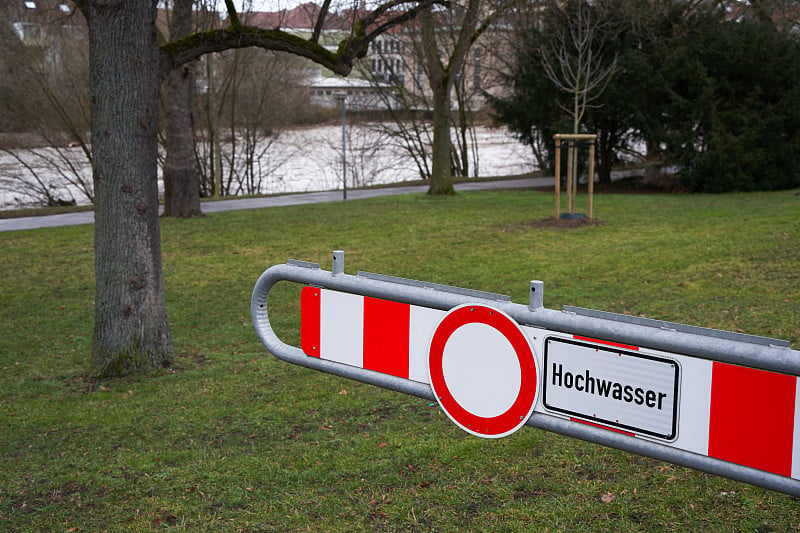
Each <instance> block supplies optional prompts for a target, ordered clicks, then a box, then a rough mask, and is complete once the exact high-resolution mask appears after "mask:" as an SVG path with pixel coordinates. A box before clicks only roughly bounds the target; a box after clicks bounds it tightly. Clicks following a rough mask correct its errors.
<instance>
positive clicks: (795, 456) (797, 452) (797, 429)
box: [792, 378, 800, 479]
mask: <svg viewBox="0 0 800 533" xmlns="http://www.w3.org/2000/svg"><path fill="white" fill-rule="evenodd" d="M792 477H793V478H794V479H800V378H797V382H796V384H795V386H794V438H793V439H792Z"/></svg>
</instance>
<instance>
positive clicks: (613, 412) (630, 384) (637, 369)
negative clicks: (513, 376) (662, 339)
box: [543, 337, 680, 441]
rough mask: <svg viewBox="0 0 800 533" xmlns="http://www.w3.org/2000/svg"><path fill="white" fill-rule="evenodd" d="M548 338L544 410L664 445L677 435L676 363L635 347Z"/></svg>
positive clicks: (678, 383) (678, 382) (546, 341)
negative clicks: (652, 438)
mask: <svg viewBox="0 0 800 533" xmlns="http://www.w3.org/2000/svg"><path fill="white" fill-rule="evenodd" d="M630 348H631V349H630V350H629V349H625V348H623V347H619V348H618V347H614V346H608V347H606V346H602V345H598V344H592V343H588V342H582V341H578V340H571V339H563V338H557V337H548V338H547V339H546V340H545V351H544V386H543V403H544V407H545V409H548V410H550V411H554V412H556V413H561V414H564V415H568V416H570V417H575V418H576V419H582V420H586V421H589V422H596V423H598V424H602V425H605V426H610V427H614V428H619V429H620V430H623V431H628V432H632V433H634V434H639V435H647V436H650V437H655V438H658V439H663V440H667V441H671V440H674V439H675V438H676V437H677V427H678V425H677V424H678V394H679V390H680V368H679V365H678V362H677V361H675V360H671V359H667V358H664V357H657V356H654V355H646V354H643V353H639V352H638V351H634V350H635V348H633V347H630Z"/></svg>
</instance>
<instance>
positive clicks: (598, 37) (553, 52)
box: [540, 0, 617, 133]
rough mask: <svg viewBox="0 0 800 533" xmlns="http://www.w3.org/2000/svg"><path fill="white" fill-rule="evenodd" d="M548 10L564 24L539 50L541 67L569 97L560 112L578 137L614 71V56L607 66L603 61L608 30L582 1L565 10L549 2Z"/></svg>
mask: <svg viewBox="0 0 800 533" xmlns="http://www.w3.org/2000/svg"><path fill="white" fill-rule="evenodd" d="M548 9H551V10H555V11H556V12H557V14H558V16H561V17H564V18H565V19H566V21H567V24H566V25H564V29H563V30H562V31H560V32H557V33H555V34H554V35H553V36H552V40H551V42H550V44H549V45H548V46H545V47H543V48H542V49H541V50H540V53H541V57H542V65H543V66H544V70H545V73H546V75H547V78H548V79H549V80H550V81H552V82H553V83H554V84H555V85H556V86H557V87H558V88H559V90H561V91H563V92H565V93H567V94H569V95H570V100H571V107H565V108H564V110H565V111H566V112H567V113H568V114H569V115H570V116H571V117H572V133H579V131H580V125H581V121H582V120H583V116H584V114H585V113H586V109H587V108H588V107H589V106H591V105H592V102H594V101H596V100H597V99H598V98H599V97H600V95H601V94H603V91H604V90H605V88H606V87H607V86H608V84H609V82H610V81H611V78H612V77H613V76H614V73H615V72H616V71H617V58H616V56H614V58H613V60H612V61H611V62H610V63H607V62H605V61H604V58H605V53H604V48H605V46H606V43H607V42H608V39H609V38H610V35H611V34H610V31H609V30H610V29H611V28H610V26H609V23H607V22H605V21H604V20H602V18H600V17H598V16H597V15H596V14H595V12H594V10H593V9H592V6H590V5H589V3H588V2H587V1H586V0H576V1H575V2H573V3H570V4H567V5H566V6H561V5H559V4H558V3H556V2H552V3H550V4H549V7H548Z"/></svg>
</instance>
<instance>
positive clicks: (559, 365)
mask: <svg viewBox="0 0 800 533" xmlns="http://www.w3.org/2000/svg"><path fill="white" fill-rule="evenodd" d="M279 281H289V282H295V283H300V284H305V285H306V286H305V287H304V288H303V289H302V291H301V296H300V298H301V347H295V346H290V345H288V344H286V343H284V342H283V341H282V340H281V339H280V338H278V336H277V335H276V334H275V332H274V331H273V329H272V326H271V325H270V321H269V316H268V307H267V300H268V297H269V292H270V290H271V289H272V287H273V286H274V285H275V283H277V282H279ZM543 288H544V284H543V283H542V282H541V281H531V282H530V301H529V304H528V305H521V304H515V303H512V302H511V300H510V298H509V297H507V296H503V295H498V294H492V293H486V292H481V291H475V290H470V289H461V288H456V287H449V286H444V285H438V284H432V283H426V282H420V281H414V280H408V279H403V278H396V277H391V276H384V275H380V274H372V273H367V272H358V273H357V275H355V276H353V275H348V274H345V273H344V252H341V251H335V252H333V266H332V269H331V271H330V272H329V271H324V270H322V269H321V268H320V265H318V264H316V263H307V262H302V261H294V260H290V261H289V262H288V263H287V264H284V265H276V266H273V267H271V268H269V269H267V270H266V271H265V272H264V273H263V274H262V275H261V277H260V278H259V279H258V282H257V283H256V285H255V288H254V289H253V296H252V300H251V313H252V318H253V324H254V326H255V331H256V334H257V335H258V337H259V339H260V340H261V342H262V343H263V344H264V346H265V347H266V348H267V350H269V351H270V352H271V353H272V354H274V355H275V356H276V357H278V358H279V359H282V360H284V361H287V362H290V363H294V364H298V365H302V366H305V367H308V368H313V369H316V370H320V371H323V372H327V373H330V374H335V375H338V376H343V377H346V378H350V379H354V380H358V381H361V382H364V383H369V384H372V385H377V386H380V387H384V388H388V389H392V390H395V391H398V392H402V393H405V394H411V395H414V396H419V397H421V398H426V399H429V400H433V401H437V402H438V403H439V404H440V406H441V407H442V409H443V410H444V412H445V414H446V415H447V416H448V417H449V418H450V419H451V420H452V421H453V422H454V423H456V424H457V425H458V426H460V427H461V428H462V429H464V430H465V431H467V432H469V433H472V434H473V435H476V436H480V437H489V438H496V437H502V436H505V435H509V434H511V433H513V432H514V431H516V430H518V429H519V428H520V427H521V426H523V425H527V426H531V427H535V428H540V429H545V430H548V431H553V432H555V433H560V434H563V435H568V436H571V437H576V438H579V439H583V440H586V441H589V442H594V443H597V444H602V445H605V446H610V447H613V448H618V449H621V450H625V451H628V452H632V453H636V454H640V455H645V456H648V457H652V458H655V459H658V460H662V461H668V462H671V463H674V464H677V465H681V466H686V467H689V468H693V469H696V470H701V471H703V472H708V473H711V474H715V475H719V476H724V477H727V478H730V479H734V480H737V481H742V482H745V483H750V484H753V485H757V486H761V487H765V488H768V489H772V490H776V491H780V492H785V493H788V494H792V495H794V496H798V497H800V383H799V381H800V380H799V378H798V376H800V352H799V351H797V350H793V349H791V348H790V346H789V343H788V342H786V341H782V340H777V339H770V338H765V337H757V336H753V335H746V334H741V333H733V332H727V331H720V330H714V329H707V328H700V327H695V326H688V325H683V324H674V323H669V322H662V321H659V320H651V319H644V318H639V317H630V316H626V315H618V314H613V313H606V312H601V311H594V310H590V309H582V308H576V307H568V306H567V307H565V308H564V309H563V310H562V311H554V310H551V309H546V308H544V306H543Z"/></svg>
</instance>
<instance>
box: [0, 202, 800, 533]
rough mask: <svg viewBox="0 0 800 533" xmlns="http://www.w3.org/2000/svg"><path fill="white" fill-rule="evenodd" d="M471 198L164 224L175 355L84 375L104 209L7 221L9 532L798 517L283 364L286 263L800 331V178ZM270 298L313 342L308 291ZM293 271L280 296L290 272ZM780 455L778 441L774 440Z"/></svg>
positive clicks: (1, 298) (788, 334) (604, 526)
mask: <svg viewBox="0 0 800 533" xmlns="http://www.w3.org/2000/svg"><path fill="white" fill-rule="evenodd" d="M551 213H552V195H551V194H546V193H540V192H532V191H524V192H523V191H505V192H481V193H461V194H458V195H457V196H455V197H449V198H430V197H427V196H425V195H415V196H400V197H387V198H381V199H375V200H364V201H348V202H346V203H336V204H328V205H312V206H301V207H291V208H274V209H265V210H258V211H240V212H231V213H220V214H214V215H210V216H207V217H205V218H203V219H197V220H164V221H163V222H162V238H163V250H164V271H165V278H166V290H167V294H166V298H167V305H168V308H169V314H170V320H171V327H172V333H173V335H174V340H175V344H176V349H177V351H178V357H177V359H176V362H175V365H174V367H173V368H172V369H170V370H166V371H160V372H156V373H153V374H149V375H145V376H135V377H130V378H125V379H119V380H112V381H105V382H99V383H92V382H88V381H87V380H85V378H84V376H85V375H86V370H87V362H88V360H89V351H90V341H91V328H92V310H93V290H94V281H93V264H92V262H93V250H92V231H93V230H92V227H91V226H76V227H67V228H58V229H47V230H36V231H28V232H19V233H3V234H0V253H2V258H3V260H2V262H0V304H1V305H0V325H1V326H2V329H0V332H1V333H2V335H0V458H2V459H1V461H2V462H1V463H0V530H2V531H103V530H108V531H150V530H156V529H175V530H195V531H206V530H209V531H248V532H255V531H285V530H292V531H295V530H317V531H355V530H381V531H382V530H388V531H395V530H409V531H475V530H479V531H495V530H516V531H531V530H533V531H564V530H580V531H584V530H587V531H605V530H626V531H640V530H646V531H662V530H678V531H685V530H697V531H733V530H741V531H762V532H765V531H789V530H793V529H794V530H797V529H798V528H800V502H799V501H798V500H797V499H795V498H792V497H790V496H787V495H785V494H780V493H775V492H771V491H768V490H765V489H760V488H755V487H751V486H749V485H745V484H741V483H737V482H734V481H730V480H726V479H723V478H718V477H714V476H710V475H706V474H702V473H699V472H695V471H692V470H688V469H685V468H680V467H675V466H672V465H670V464H666V463H661V462H658V461H655V460H652V459H649V458H644V457H639V456H633V455H630V454H627V453H624V452H620V451H616V450H611V449H607V448H603V447H600V446H596V445H593V444H588V443H585V442H581V441H578V440H575V439H571V438H568V437H562V436H558V435H555V434H551V433H546V432H543V431H540V430H535V429H531V428H523V429H521V430H520V431H518V432H517V433H515V434H514V435H512V436H510V437H507V438H504V439H499V440H491V441H489V440H483V439H478V438H475V437H472V436H470V435H468V434H466V433H464V432H462V431H461V430H459V429H458V428H456V427H455V426H454V425H453V424H452V423H451V422H450V421H449V420H448V419H447V417H446V416H445V415H444V414H443V413H442V412H441V410H440V409H439V407H438V405H431V404H430V403H429V402H428V401H425V400H421V399H418V398H413V397H408V396H404V395H401V394H399V393H395V392H391V391H386V390H382V389H378V388H375V387H371V386H368V385H363V384H359V383H356V382H352V381H348V380H344V379H341V378H337V377H333V376H330V375H326V374H321V373H317V372H314V371H310V370H306V369H303V368H299V367H295V366H291V365H287V364H285V363H283V362H281V361H279V360H277V359H275V358H274V357H272V356H271V355H269V354H268V353H266V351H265V350H264V349H263V347H262V346H261V345H260V343H259V342H258V340H257V339H256V337H255V335H254V333H253V327H252V324H251V322H250V316H249V303H250V294H251V291H252V287H253V285H254V283H255V281H256V279H257V278H258V276H259V275H260V274H261V272H262V271H263V270H264V269H266V268H267V267H269V266H271V265H273V264H276V263H283V262H285V261H286V260H287V259H288V258H296V259H302V260H307V261H315V262H320V263H322V264H323V267H324V268H326V269H329V268H330V253H331V251H332V250H334V249H342V250H345V251H346V252H347V253H346V271H347V272H349V273H354V272H355V270H357V269H358V270H367V271H372V272H379V273H382V274H389V275H395V276H402V277H407V278H415V279H421V280H425V281H431V282H437V283H444V284H448V285H457V286H462V287H468V288H473V289H479V290H484V291H491V292H498V293H504V294H508V295H510V296H511V297H512V298H513V299H514V301H516V302H519V303H527V298H528V288H529V287H528V282H529V280H531V279H541V280H543V281H544V282H545V306H546V307H548V308H553V309H558V308H560V307H561V306H562V305H565V304H567V305H575V306H581V307H590V308H594V309H600V310H605V311H613V312H619V313H630V314H633V315H642V316H647V317H650V318H658V319H663V320H669V321H675V322H684V323H689V324H693V325H698V326H707V327H715V328H721V329H727V330H733V331H743V332H746V333H752V334H756V335H767V336H771V337H777V338H782V339H786V340H789V341H791V342H792V345H793V347H794V348H795V349H797V348H798V346H799V345H800V196H798V193H797V192H796V191H784V192H776V193H756V194H726V195H718V196H707V195H630V194H619V195H614V194H602V195H597V196H596V198H595V213H596V215H597V217H598V218H599V219H600V221H601V222H602V223H601V224H600V225H597V226H584V227H578V228H573V229H559V228H553V227H540V225H538V224H536V223H535V222H536V221H538V220H541V219H544V218H546V217H549V216H551ZM283 285H286V286H285V287H279V288H276V290H275V291H273V292H274V297H273V298H271V299H270V308H271V309H272V312H271V319H272V321H273V323H274V324H275V325H276V326H277V327H278V328H279V329H280V330H281V331H282V332H283V336H284V338H285V340H286V341H287V342H289V343H290V344H294V345H297V344H299V327H298V325H299V316H298V312H299V297H298V294H299V292H298V290H297V287H296V286H294V285H290V284H283ZM278 289H280V290H278ZM767 452H768V451H767Z"/></svg>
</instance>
